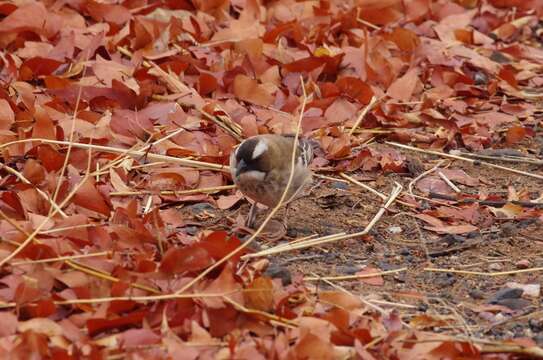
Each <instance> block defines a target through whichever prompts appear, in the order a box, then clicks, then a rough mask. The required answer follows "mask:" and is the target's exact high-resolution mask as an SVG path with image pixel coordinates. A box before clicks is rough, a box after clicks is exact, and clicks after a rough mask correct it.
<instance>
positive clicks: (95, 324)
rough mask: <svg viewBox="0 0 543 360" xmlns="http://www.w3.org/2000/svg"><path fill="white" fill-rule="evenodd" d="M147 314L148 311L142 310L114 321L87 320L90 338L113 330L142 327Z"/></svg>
mask: <svg viewBox="0 0 543 360" xmlns="http://www.w3.org/2000/svg"><path fill="white" fill-rule="evenodd" d="M146 314H147V310H140V311H135V312H133V313H130V314H127V315H123V316H121V317H117V318H114V319H103V318H102V319H89V320H87V330H88V332H89V336H94V335H96V334H99V333H101V332H104V331H107V330H111V329H120V328H126V327H130V326H138V325H141V322H142V321H143V319H144V318H145V315H146Z"/></svg>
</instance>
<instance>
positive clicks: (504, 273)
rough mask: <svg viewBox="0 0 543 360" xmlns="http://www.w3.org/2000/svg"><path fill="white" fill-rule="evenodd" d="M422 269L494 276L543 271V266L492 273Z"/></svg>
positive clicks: (432, 270) (435, 269)
mask: <svg viewBox="0 0 543 360" xmlns="http://www.w3.org/2000/svg"><path fill="white" fill-rule="evenodd" d="M424 271H431V272H444V273H453V274H462V275H478V276H489V277H494V276H505V275H514V274H522V273H530V272H539V271H543V267H536V268H531V269H521V270H510V271H499V272H493V273H487V272H482V271H469V270H456V269H440V268H424Z"/></svg>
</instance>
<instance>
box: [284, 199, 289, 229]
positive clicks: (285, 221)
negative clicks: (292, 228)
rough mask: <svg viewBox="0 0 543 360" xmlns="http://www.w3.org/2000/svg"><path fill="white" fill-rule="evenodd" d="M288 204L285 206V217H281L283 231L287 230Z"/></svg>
mask: <svg viewBox="0 0 543 360" xmlns="http://www.w3.org/2000/svg"><path fill="white" fill-rule="evenodd" d="M289 206H290V203H286V204H285V215H283V226H284V227H285V231H287V229H288V209H289Z"/></svg>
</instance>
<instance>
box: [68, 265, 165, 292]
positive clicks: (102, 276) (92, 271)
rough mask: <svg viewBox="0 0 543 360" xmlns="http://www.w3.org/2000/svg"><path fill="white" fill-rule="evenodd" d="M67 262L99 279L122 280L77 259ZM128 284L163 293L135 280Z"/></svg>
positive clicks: (72, 266)
mask: <svg viewBox="0 0 543 360" xmlns="http://www.w3.org/2000/svg"><path fill="white" fill-rule="evenodd" d="M65 264H66V265H68V266H70V267H71V268H73V269H75V270H78V271H81V272H83V273H85V274H89V275H92V276H94V277H97V278H99V279H103V280H108V281H111V282H119V281H121V280H120V279H119V278H116V277H114V276H112V275H111V274H108V273H106V272H103V271H100V270H98V269H93V268H91V267H90V266H88V265H83V264H79V263H76V262H75V261H72V260H66V261H65ZM128 286H130V287H132V288H136V289H140V290H145V291H148V292H150V293H152V294H160V293H161V292H160V291H159V290H157V289H155V288H152V287H149V286H146V285H142V284H138V283H134V282H130V283H128Z"/></svg>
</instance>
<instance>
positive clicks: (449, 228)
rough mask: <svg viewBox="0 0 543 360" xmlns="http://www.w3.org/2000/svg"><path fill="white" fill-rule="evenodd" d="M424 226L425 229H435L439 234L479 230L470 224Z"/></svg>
mask: <svg viewBox="0 0 543 360" xmlns="http://www.w3.org/2000/svg"><path fill="white" fill-rule="evenodd" d="M424 228H425V229H426V230H429V231H435V232H437V233H441V234H466V233H470V232H473V231H477V230H479V228H478V227H477V226H473V225H470V224H463V225H444V226H435V227H431V226H425V227H424Z"/></svg>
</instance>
